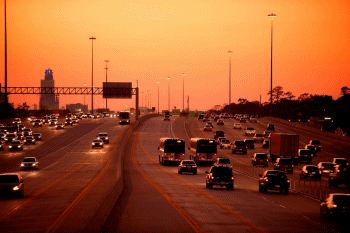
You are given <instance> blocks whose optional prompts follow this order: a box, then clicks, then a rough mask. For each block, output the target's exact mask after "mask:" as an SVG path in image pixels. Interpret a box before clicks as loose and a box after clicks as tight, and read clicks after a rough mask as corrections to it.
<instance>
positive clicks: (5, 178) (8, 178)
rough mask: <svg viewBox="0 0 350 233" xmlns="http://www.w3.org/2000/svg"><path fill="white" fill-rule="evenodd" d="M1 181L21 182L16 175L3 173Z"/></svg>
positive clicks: (0, 177)
mask: <svg viewBox="0 0 350 233" xmlns="http://www.w3.org/2000/svg"><path fill="white" fill-rule="evenodd" d="M0 183H19V180H18V176H16V175H2V176H0Z"/></svg>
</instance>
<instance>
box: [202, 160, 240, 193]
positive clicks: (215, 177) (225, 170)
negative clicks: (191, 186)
mask: <svg viewBox="0 0 350 233" xmlns="http://www.w3.org/2000/svg"><path fill="white" fill-rule="evenodd" d="M205 173H206V174H207V175H206V182H205V184H206V187H207V188H210V189H212V188H213V186H214V185H218V186H220V187H223V186H226V187H227V188H228V189H230V190H233V184H234V178H233V174H232V170H231V169H230V168H229V167H224V166H212V167H211V168H210V170H209V172H208V171H206V172H205Z"/></svg>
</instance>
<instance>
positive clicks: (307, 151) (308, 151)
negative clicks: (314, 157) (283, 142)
mask: <svg viewBox="0 0 350 233" xmlns="http://www.w3.org/2000/svg"><path fill="white" fill-rule="evenodd" d="M299 153H300V154H301V155H309V154H311V151H310V150H300V151H299Z"/></svg>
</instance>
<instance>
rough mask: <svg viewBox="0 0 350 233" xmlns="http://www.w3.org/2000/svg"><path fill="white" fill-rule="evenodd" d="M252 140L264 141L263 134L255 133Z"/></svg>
mask: <svg viewBox="0 0 350 233" xmlns="http://www.w3.org/2000/svg"><path fill="white" fill-rule="evenodd" d="M253 140H254V142H263V141H264V135H263V134H262V133H256V134H254V137H253Z"/></svg>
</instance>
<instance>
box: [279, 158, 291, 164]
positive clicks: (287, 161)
mask: <svg viewBox="0 0 350 233" xmlns="http://www.w3.org/2000/svg"><path fill="white" fill-rule="evenodd" d="M279 163H280V164H287V165H289V164H292V160H291V159H280V161H279Z"/></svg>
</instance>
